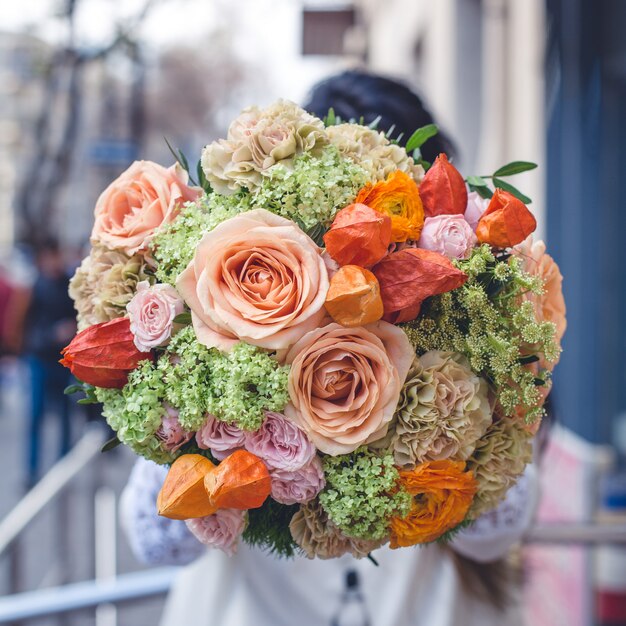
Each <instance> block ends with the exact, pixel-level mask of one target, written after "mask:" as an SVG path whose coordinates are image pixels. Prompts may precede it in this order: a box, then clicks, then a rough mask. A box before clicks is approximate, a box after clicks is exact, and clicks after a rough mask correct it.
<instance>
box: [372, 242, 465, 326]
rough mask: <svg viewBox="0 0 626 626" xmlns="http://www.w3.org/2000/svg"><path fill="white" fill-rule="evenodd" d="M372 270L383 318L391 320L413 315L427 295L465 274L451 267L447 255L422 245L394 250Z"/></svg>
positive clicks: (458, 281)
mask: <svg viewBox="0 0 626 626" xmlns="http://www.w3.org/2000/svg"><path fill="white" fill-rule="evenodd" d="M372 272H373V273H374V275H375V276H376V278H377V279H378V282H379V284H380V295H381V297H382V300H383V305H384V307H385V317H384V318H383V319H385V320H386V321H389V322H392V323H394V324H397V323H399V322H408V321H410V320H413V319H415V318H416V317H417V315H418V314H419V311H420V305H421V303H422V302H423V301H424V300H425V299H426V298H429V297H430V296H435V295H437V294H440V293H445V292H447V291H452V290H453V289H456V288H458V287H460V286H461V285H463V283H465V281H466V280H467V274H465V273H464V272H462V271H461V270H459V269H457V268H456V267H454V265H453V264H452V262H451V261H450V259H448V258H447V257H445V256H443V254H439V253H438V252H433V251H432V250H425V249H423V248H405V249H404V250H399V251H398V252H393V253H392V254H389V255H388V256H386V257H385V258H384V259H383V260H382V261H381V262H380V263H378V264H377V265H376V266H374V267H373V268H372Z"/></svg>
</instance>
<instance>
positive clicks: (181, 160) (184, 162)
mask: <svg viewBox="0 0 626 626" xmlns="http://www.w3.org/2000/svg"><path fill="white" fill-rule="evenodd" d="M178 156H179V157H180V158H179V163H180V164H181V165H182V166H183V168H184V170H185V171H186V172H187V173H190V172H189V161H187V157H186V156H185V154H184V153H183V151H182V150H180V149H179V150H178Z"/></svg>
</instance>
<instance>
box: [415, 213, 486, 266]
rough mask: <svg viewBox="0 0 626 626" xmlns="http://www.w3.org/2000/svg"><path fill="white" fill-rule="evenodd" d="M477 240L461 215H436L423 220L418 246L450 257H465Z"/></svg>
mask: <svg viewBox="0 0 626 626" xmlns="http://www.w3.org/2000/svg"><path fill="white" fill-rule="evenodd" d="M477 241H478V240H477V239H476V235H475V234H474V231H473V230H472V228H471V226H470V225H469V224H468V223H467V222H466V221H465V218H464V217H463V216H462V215H438V216H436V217H427V218H426V219H425V220H424V228H423V229H422V234H421V236H420V239H419V243H418V246H419V247H420V248H425V249H426V250H433V251H434V252H439V254H444V255H445V256H447V257H448V258H450V259H466V258H467V257H468V256H469V254H470V252H471V251H472V248H473V247H474V246H475V245H476V243H477Z"/></svg>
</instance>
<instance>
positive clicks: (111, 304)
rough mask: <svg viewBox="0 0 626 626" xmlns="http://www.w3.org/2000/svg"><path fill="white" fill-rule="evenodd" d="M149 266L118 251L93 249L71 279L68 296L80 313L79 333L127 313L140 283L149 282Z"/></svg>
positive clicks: (141, 259) (138, 256) (134, 257)
mask: <svg viewBox="0 0 626 626" xmlns="http://www.w3.org/2000/svg"><path fill="white" fill-rule="evenodd" d="M146 268H147V266H146V263H145V261H144V260H143V258H142V257H141V256H140V255H138V254H136V255H134V256H132V257H129V256H128V255H126V254H124V253H123V252H121V251H119V250H109V249H108V248H104V247H102V246H94V247H93V248H92V249H91V252H90V254H89V256H88V257H86V258H85V259H83V262H82V263H81V264H80V267H79V268H78V269H77V270H76V273H75V274H74V276H73V277H72V279H71V280H70V286H69V293H70V297H71V298H72V300H74V307H75V308H76V310H77V311H78V316H77V320H78V330H83V329H85V328H87V327H88V326H92V325H93V324H99V323H100V322H108V321H110V320H112V319H115V318H117V317H123V316H124V315H125V314H126V305H127V304H128V303H129V302H130V300H131V299H132V297H133V295H135V291H136V289H137V283H139V282H141V281H144V280H148V281H149V280H150V279H151V277H150V276H149V275H148V273H147V272H146Z"/></svg>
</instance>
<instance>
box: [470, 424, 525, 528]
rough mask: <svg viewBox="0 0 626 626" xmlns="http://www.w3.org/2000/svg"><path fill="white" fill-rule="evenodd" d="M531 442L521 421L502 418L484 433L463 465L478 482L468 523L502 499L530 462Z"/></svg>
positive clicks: (492, 507)
mask: <svg viewBox="0 0 626 626" xmlns="http://www.w3.org/2000/svg"><path fill="white" fill-rule="evenodd" d="M531 441H532V434H531V433H529V432H528V431H527V430H526V429H525V428H524V424H523V422H522V421H521V420H516V419H509V418H502V419H499V420H498V421H496V422H494V423H493V424H492V425H491V426H490V427H489V428H488V429H487V433H486V434H485V436H484V437H483V438H482V439H481V440H480V442H479V443H478V445H477V446H476V450H475V451H474V454H473V455H472V456H471V458H470V459H469V461H468V464H467V468H468V469H470V470H472V471H473V472H474V477H475V478H476V481H477V482H478V492H477V493H476V497H475V498H474V502H473V504H472V508H471V509H470V512H469V517H470V518H471V519H476V518H477V517H478V516H479V515H481V514H482V513H485V512H486V511H490V510H491V509H494V508H495V507H496V506H497V505H498V503H499V502H500V501H501V500H502V499H504V496H505V495H506V492H507V491H508V490H509V489H510V488H511V487H512V486H513V485H514V484H515V483H516V482H517V479H518V478H519V477H520V476H521V474H522V473H523V472H524V468H525V467H526V465H527V464H528V463H530V462H531V461H532V443H531Z"/></svg>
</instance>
